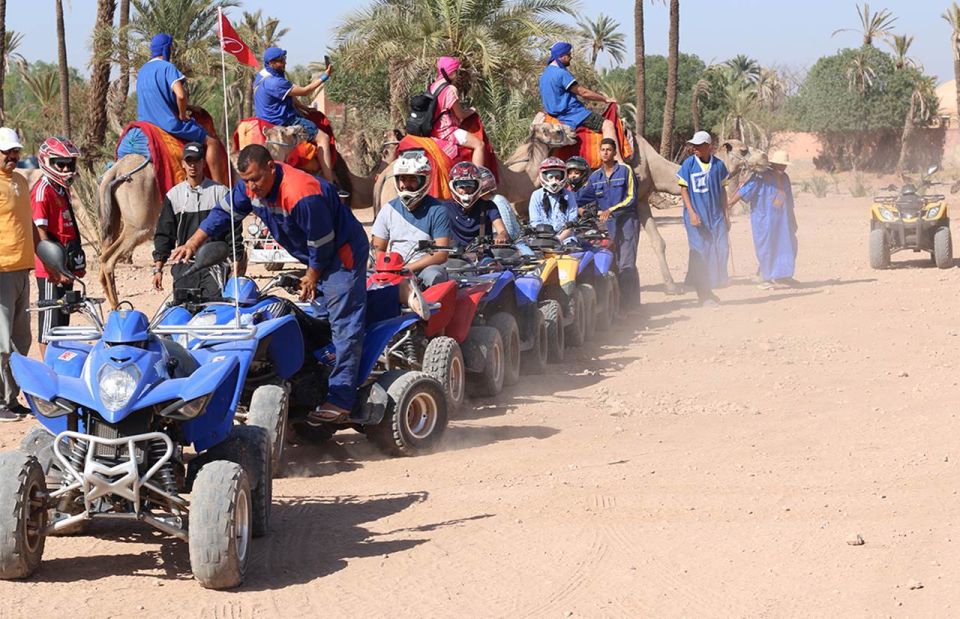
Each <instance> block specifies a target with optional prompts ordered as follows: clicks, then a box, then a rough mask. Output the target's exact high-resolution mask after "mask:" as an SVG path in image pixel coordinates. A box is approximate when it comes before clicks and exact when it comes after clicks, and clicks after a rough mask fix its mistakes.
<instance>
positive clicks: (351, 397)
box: [317, 252, 367, 410]
mask: <svg viewBox="0 0 960 619" xmlns="http://www.w3.org/2000/svg"><path fill="white" fill-rule="evenodd" d="M355 254H356V252H355ZM360 255H361V256H362V255H365V254H363V253H361V254H360ZM335 261H336V262H337V263H338V264H337V265H336V266H335V267H333V268H331V269H330V270H329V271H328V272H327V274H326V275H325V276H324V277H323V279H321V280H320V283H319V286H318V292H319V293H320V294H319V295H318V299H317V301H318V302H319V303H320V304H321V305H322V306H323V307H324V308H325V309H326V311H327V315H328V318H329V320H330V331H331V335H332V336H333V346H334V349H335V350H336V354H337V360H336V361H335V362H334V364H333V371H332V372H331V373H330V383H329V387H328V389H327V401H328V402H330V403H331V404H335V405H337V406H340V407H342V408H345V409H347V410H352V409H353V405H354V403H355V402H356V400H357V386H358V385H359V383H360V377H359V376H358V375H357V373H358V372H359V371H360V355H361V353H362V352H363V334H364V327H365V326H366V303H367V265H366V262H365V261H363V260H355V261H354V262H355V264H354V265H353V269H349V270H348V269H347V268H345V267H344V266H343V264H339V262H340V261H339V259H336V258H335Z"/></svg>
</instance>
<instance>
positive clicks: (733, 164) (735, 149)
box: [717, 139, 750, 176]
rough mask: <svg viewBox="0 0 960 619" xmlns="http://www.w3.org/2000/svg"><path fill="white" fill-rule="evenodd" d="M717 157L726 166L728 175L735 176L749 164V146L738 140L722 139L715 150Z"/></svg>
mask: <svg viewBox="0 0 960 619" xmlns="http://www.w3.org/2000/svg"><path fill="white" fill-rule="evenodd" d="M717 157H719V158H720V160H721V161H723V163H724V165H726V166H727V172H729V173H730V176H736V175H737V174H739V173H740V172H741V171H742V170H745V169H746V168H747V166H748V165H749V163H748V158H749V157H750V147H749V146H747V145H746V144H744V143H743V142H741V141H740V140H734V139H730V140H724V141H723V142H722V143H721V144H720V148H719V150H718V151H717Z"/></svg>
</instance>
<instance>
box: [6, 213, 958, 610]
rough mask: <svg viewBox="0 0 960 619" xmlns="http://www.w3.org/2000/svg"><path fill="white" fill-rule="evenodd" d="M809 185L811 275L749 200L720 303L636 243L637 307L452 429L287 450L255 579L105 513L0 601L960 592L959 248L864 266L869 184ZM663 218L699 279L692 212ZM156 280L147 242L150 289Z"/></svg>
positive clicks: (333, 605) (450, 602) (440, 601)
mask: <svg viewBox="0 0 960 619" xmlns="http://www.w3.org/2000/svg"><path fill="white" fill-rule="evenodd" d="M800 202H801V206H800V207H799V209H798V219H799V222H800V261H799V269H798V273H797V278H798V279H800V280H801V281H802V282H803V286H802V287H801V288H799V289H794V290H785V291H762V290H759V289H758V288H757V287H756V285H754V284H753V283H752V282H751V280H750V277H749V276H750V275H752V274H753V272H754V270H755V268H756V262H755V259H754V257H753V250H752V245H751V242H750V240H749V239H750V237H749V234H750V232H749V221H748V219H747V218H746V217H744V216H739V217H738V218H737V219H736V221H735V225H734V233H733V234H734V236H733V238H734V246H735V257H736V270H737V275H738V276H739V277H737V278H735V279H734V280H733V282H732V283H731V285H730V286H729V287H728V288H726V289H724V290H721V291H719V294H720V296H721V298H722V299H723V301H724V304H723V306H722V307H721V308H719V309H715V310H710V309H701V308H698V307H696V304H695V302H694V299H693V296H692V295H689V296H686V297H680V298H677V297H666V296H665V295H664V294H662V292H661V291H660V288H659V286H658V285H654V283H658V278H657V275H656V268H655V263H654V261H653V255H652V253H650V249H649V246H648V245H647V244H646V241H644V242H643V247H642V248H641V261H642V267H641V270H642V279H643V281H644V282H645V283H647V284H648V286H646V287H645V288H644V292H643V295H644V296H643V301H644V304H645V312H644V314H643V315H642V316H639V317H636V318H635V319H631V320H630V321H627V322H624V323H623V324H621V325H619V327H618V328H617V329H616V330H615V331H613V332H612V333H610V334H607V335H606V337H605V338H604V339H603V340H602V341H600V342H597V343H594V344H592V345H590V346H588V347H586V348H584V349H583V350H582V351H581V352H578V353H574V354H573V355H572V359H571V360H570V361H568V362H567V363H564V364H562V365H558V366H552V367H551V373H550V374H549V375H547V376H544V377H539V378H536V379H533V380H529V381H524V382H523V383H522V384H521V385H518V386H517V387H515V388H510V389H508V390H507V391H506V392H504V393H503V394H502V395H501V396H500V397H498V398H496V399H492V400H489V401H486V400H485V401H475V402H473V404H472V405H471V406H470V407H468V408H467V410H466V412H464V413H462V414H461V415H460V416H459V418H457V419H456V420H455V421H453V422H452V423H451V427H450V429H449V433H448V435H447V439H446V442H445V445H444V447H443V449H442V450H441V451H439V452H438V453H436V454H433V455H429V456H425V457H420V458H415V459H386V458H384V457H383V456H381V455H380V454H378V453H377V451H376V450H375V449H374V448H372V447H371V446H370V445H369V444H368V443H367V442H366V440H365V439H363V437H362V436H360V435H357V434H353V433H348V434H343V435H338V438H337V440H336V441H335V442H334V443H332V444H330V445H327V446H323V447H315V446H301V447H296V448H292V449H290V450H289V451H288V452H287V453H288V454H289V458H288V459H289V460H290V462H291V466H292V467H293V469H294V474H293V476H291V477H289V478H287V479H281V480H278V481H277V482H276V486H275V496H274V520H273V525H272V530H271V533H270V535H269V536H268V537H266V538H264V539H262V540H257V541H256V542H255V546H254V553H255V554H254V557H253V560H252V562H251V565H250V570H249V573H248V576H247V581H246V583H245V584H244V586H243V587H242V588H240V589H239V590H236V591H231V592H211V591H206V590H203V589H201V588H200V587H199V586H198V585H197V583H196V582H194V581H193V580H192V579H191V576H190V571H189V561H188V557H187V550H186V546H185V545H184V544H183V543H181V542H178V541H175V540H172V539H169V538H165V537H163V536H161V535H159V534H156V533H153V532H152V531H150V530H147V529H146V528H139V527H135V526H132V525H129V526H116V525H109V526H108V525H101V526H99V527H96V528H95V529H94V531H93V532H94V533H95V535H91V536H85V537H78V538H51V539H49V540H48V541H47V548H46V555H45V561H44V564H43V565H42V566H41V569H40V570H39V571H38V573H37V574H36V575H35V576H34V577H33V578H31V579H30V580H28V581H26V582H3V583H0V615H2V616H4V617H14V616H32V617H44V616H51V615H53V614H54V613H57V614H66V615H69V614H80V615H90V616H98V617H111V616H113V617H117V616H129V615H132V614H136V615H137V616H139V617H147V618H149V617H171V616H188V615H189V616H198V617H209V618H218V619H219V618H223V619H226V618H230V619H234V618H244V617H268V616H301V615H307V614H309V615H312V616H327V617H359V616H366V617H400V616H404V617H453V616H457V617H464V616H468V617H480V616H482V617H488V616H502V617H524V616H534V617H642V616H654V617H665V616H696V617H708V616H716V617H729V616H871V617H873V616H886V615H891V616H951V615H953V614H954V613H956V612H958V606H960V590H958V589H957V586H956V582H957V580H958V578H960V559H958V554H960V553H958V550H960V544H958V542H960V534H958V533H957V530H956V529H955V528H954V527H953V524H955V523H956V522H957V519H958V518H960V516H958V515H957V511H956V508H957V505H958V497H957V488H958V487H960V468H958V463H960V447H958V443H957V440H956V438H955V435H954V433H953V430H954V429H955V428H956V425H957V405H956V404H955V402H956V400H957V397H958V396H960V386H958V382H957V381H958V379H957V361H956V349H957V343H958V342H960V339H958V336H960V327H957V325H956V319H955V316H954V312H955V311H956V310H957V301H956V289H957V283H958V281H960V270H957V269H952V270H949V271H939V270H936V269H933V268H931V267H930V266H929V263H928V262H927V261H926V260H922V261H918V260H912V259H911V258H912V256H901V257H900V258H899V261H898V263H897V265H896V266H897V268H894V269H892V270H889V271H885V272H875V271H871V270H870V269H869V268H868V266H867V251H866V241H867V202H868V201H867V200H864V199H859V200H854V199H850V198H849V197H843V196H831V197H828V198H826V199H824V200H815V199H813V198H811V197H810V196H809V195H807V194H803V195H801V196H800ZM657 215H658V216H659V218H660V221H661V224H662V225H663V232H664V235H665V237H666V239H667V242H668V244H669V257H670V261H671V264H672V266H673V270H674V275H675V277H677V278H678V279H682V277H683V273H684V271H685V266H686V249H685V246H686V245H685V238H684V234H683V228H682V226H680V225H679V224H678V219H677V216H678V215H679V212H678V211H677V210H671V211H660V212H658V213H657ZM140 251H141V252H143V255H144V256H145V255H146V254H145V250H142V249H141V250H140ZM139 255H140V254H138V256H139ZM138 259H140V258H138ZM905 259H906V260H908V261H907V262H904V260H905ZM146 283H147V277H146V276H145V275H143V272H142V271H141V272H139V273H134V272H133V270H132V267H127V272H126V279H125V281H124V283H123V284H122V285H123V286H124V290H126V291H127V292H128V293H130V292H134V294H128V295H127V296H128V297H129V298H130V299H132V300H133V301H134V302H135V303H136V304H137V305H139V306H141V307H147V308H149V309H151V310H152V308H153V307H154V305H155V304H156V302H157V298H156V296H155V295H153V294H145V293H144V292H143V291H144V290H145V286H146ZM138 290H139V291H140V292H139V294H137V293H136V291H138ZM29 423H30V422H20V423H16V424H3V426H2V427H0V446H2V447H3V448H11V447H13V446H15V445H16V444H17V441H18V440H19V439H20V437H21V436H22V434H23V433H24V432H26V430H27V429H28V427H29ZM858 534H859V535H860V536H862V538H863V539H864V540H865V544H863V545H860V546H854V545H849V544H848V543H847V542H848V540H850V539H851V538H852V537H855V536H856V535H858ZM954 535H958V540H957V541H954V540H953V536H954ZM917 582H919V583H922V588H916V589H912V588H911V585H912V584H913V585H915V584H916V583H917Z"/></svg>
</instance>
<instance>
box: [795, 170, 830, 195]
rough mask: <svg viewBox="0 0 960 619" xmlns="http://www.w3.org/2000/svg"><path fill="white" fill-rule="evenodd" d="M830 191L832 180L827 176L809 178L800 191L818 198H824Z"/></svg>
mask: <svg viewBox="0 0 960 619" xmlns="http://www.w3.org/2000/svg"><path fill="white" fill-rule="evenodd" d="M829 189H830V179H828V178H827V177H825V176H820V175H819V174H818V175H817V176H814V177H811V178H808V179H807V180H805V181H803V183H802V184H801V185H800V191H806V192H807V193H812V194H813V195H815V196H816V197H818V198H824V197H826V195H827V191H828V190H829Z"/></svg>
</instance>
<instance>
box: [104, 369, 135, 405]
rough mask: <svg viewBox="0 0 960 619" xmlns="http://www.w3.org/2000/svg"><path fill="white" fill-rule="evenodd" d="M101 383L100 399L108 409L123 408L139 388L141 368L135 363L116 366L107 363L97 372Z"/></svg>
mask: <svg viewBox="0 0 960 619" xmlns="http://www.w3.org/2000/svg"><path fill="white" fill-rule="evenodd" d="M97 379H98V382H99V383H100V400H101V401H102V402H103V405H104V406H106V407H107V410H109V411H111V412H113V411H117V410H120V409H121V408H123V407H124V406H125V405H126V404H127V402H129V401H130V398H131V397H133V394H134V392H135V391H136V390H137V383H138V382H140V370H138V369H137V366H135V365H127V366H124V367H122V368H115V367H113V366H110V365H105V366H104V367H103V368H101V369H100V372H99V373H98V374H97Z"/></svg>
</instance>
